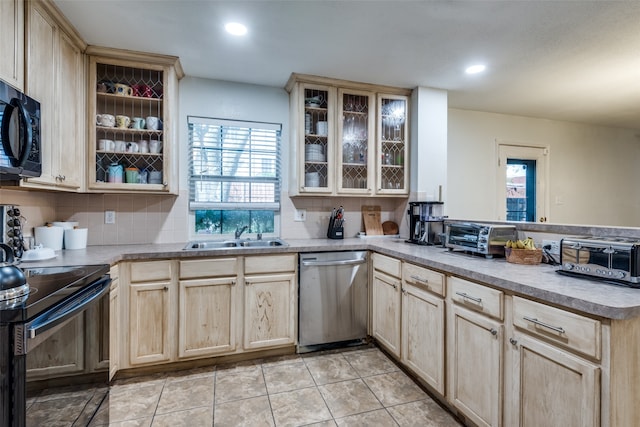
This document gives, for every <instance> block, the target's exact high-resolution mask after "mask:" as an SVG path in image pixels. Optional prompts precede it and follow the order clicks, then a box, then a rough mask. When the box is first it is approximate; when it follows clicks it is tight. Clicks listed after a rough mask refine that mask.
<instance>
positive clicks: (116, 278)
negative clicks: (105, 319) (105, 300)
mask: <svg viewBox="0 0 640 427" xmlns="http://www.w3.org/2000/svg"><path fill="white" fill-rule="evenodd" d="M109 274H110V275H111V287H110V288H109V380H111V379H112V378H113V377H114V375H115V374H116V372H118V369H120V340H121V337H120V335H119V334H120V333H121V331H122V323H121V318H120V268H119V266H117V265H115V266H113V267H111V271H110V272H109Z"/></svg>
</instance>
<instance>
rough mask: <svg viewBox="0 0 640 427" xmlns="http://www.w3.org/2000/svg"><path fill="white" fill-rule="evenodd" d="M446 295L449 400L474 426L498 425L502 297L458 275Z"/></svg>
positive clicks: (500, 388) (452, 279)
mask: <svg viewBox="0 0 640 427" xmlns="http://www.w3.org/2000/svg"><path fill="white" fill-rule="evenodd" d="M447 294H448V295H449V297H450V298H451V305H450V307H449V315H448V319H447V342H448V357H447V361H448V388H447V397H448V400H449V402H451V404H452V405H453V406H454V407H455V408H457V409H458V410H459V411H460V412H462V413H463V414H464V415H465V416H466V417H468V418H469V419H470V420H471V421H473V422H474V423H475V424H476V425H478V426H494V427H495V426H501V425H503V424H502V418H503V417H502V409H503V408H502V406H503V400H504V399H503V396H504V394H503V390H504V388H503V387H504V386H503V370H504V362H503V359H504V325H503V316H504V312H503V299H504V295H503V293H502V292H501V291H498V290H495V289H491V288H488V287H485V286H482V285H479V284H477V283H472V282H469V281H467V280H463V279H459V278H457V277H448V278H447Z"/></svg>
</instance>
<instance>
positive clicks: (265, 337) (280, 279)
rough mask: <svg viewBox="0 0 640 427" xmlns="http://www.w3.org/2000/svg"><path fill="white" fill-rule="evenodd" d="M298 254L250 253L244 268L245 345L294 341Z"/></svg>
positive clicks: (287, 343)
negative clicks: (261, 254) (262, 254)
mask: <svg viewBox="0 0 640 427" xmlns="http://www.w3.org/2000/svg"><path fill="white" fill-rule="evenodd" d="M296 277H297V268H296V256H295V255H291V254H287V255H265V256H248V257H246V258H245V268H244V288H245V303H244V313H245V315H244V349H245V350H252V349H264V348H270V347H279V346H283V345H291V344H295V342H296V336H297V328H296V325H297V319H298V317H297V313H298V311H297V281H296Z"/></svg>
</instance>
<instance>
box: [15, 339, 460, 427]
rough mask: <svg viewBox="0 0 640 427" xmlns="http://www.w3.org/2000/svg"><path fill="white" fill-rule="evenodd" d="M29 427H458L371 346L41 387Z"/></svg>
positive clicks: (31, 403) (33, 402)
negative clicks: (80, 384) (103, 382)
mask: <svg viewBox="0 0 640 427" xmlns="http://www.w3.org/2000/svg"><path fill="white" fill-rule="evenodd" d="M28 404H29V407H28V409H27V418H28V420H27V426H28V427H41V426H47V427H63V426H64V427H71V426H74V427H75V426H83V427H84V426H92V427H93V426H147V427H148V426H153V427H161V426H171V427H177V426H189V427H199V426H251V427H254V426H307V425H314V426H337V425H339V426H425V427H436V426H438V427H450V426H451V427H453V426H456V427H457V426H460V425H461V424H459V423H458V422H457V421H456V420H455V419H454V418H453V417H452V416H451V415H450V414H449V413H448V412H447V411H446V410H444V409H442V408H441V407H440V406H439V405H438V404H437V403H436V402H434V401H433V400H432V399H431V398H430V397H429V396H428V395H427V394H426V393H425V392H424V391H423V390H422V389H421V388H420V387H418V386H417V385H416V384H415V383H414V382H413V381H412V380H411V379H410V378H409V377H408V376H407V375H406V374H404V372H402V371H401V370H400V369H399V368H398V367H397V366H396V365H395V363H393V362H392V361H391V360H389V359H388V358H387V356H386V355H385V354H384V353H382V352H381V351H380V350H378V349H377V348H361V349H350V350H345V351H339V352H328V353H311V354H306V355H302V356H301V355H292V356H286V357H279V358H271V359H262V360H255V361H250V362H243V363H240V364H233V365H218V366H215V367H210V368H201V369H197V370H191V371H180V372H174V373H167V374H162V375H160V374H159V375H153V376H147V377H139V378H133V379H127V380H119V381H116V382H114V383H113V384H112V385H111V386H110V387H84V388H81V389H77V388H76V389H56V390H44V391H42V392H40V393H38V395H36V396H34V397H30V398H29V401H28Z"/></svg>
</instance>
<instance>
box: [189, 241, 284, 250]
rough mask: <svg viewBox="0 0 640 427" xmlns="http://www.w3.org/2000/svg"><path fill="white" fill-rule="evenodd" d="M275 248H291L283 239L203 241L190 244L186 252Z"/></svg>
mask: <svg viewBox="0 0 640 427" xmlns="http://www.w3.org/2000/svg"><path fill="white" fill-rule="evenodd" d="M275 246H289V244H288V243H287V242H285V241H284V240H282V239H267V240H249V239H238V240H203V241H196V242H189V243H188V244H187V246H185V247H184V250H192V251H193V250H204V251H208V250H221V249H234V248H235V249H243V248H266V247H275Z"/></svg>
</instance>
